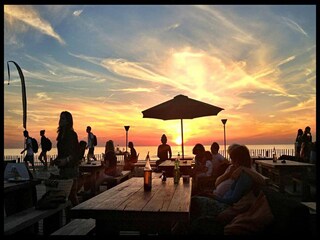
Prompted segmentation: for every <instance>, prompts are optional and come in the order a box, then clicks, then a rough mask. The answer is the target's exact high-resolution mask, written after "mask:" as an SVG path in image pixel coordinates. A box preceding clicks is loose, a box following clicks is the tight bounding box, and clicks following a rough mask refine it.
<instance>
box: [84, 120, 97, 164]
mask: <svg viewBox="0 0 320 240" xmlns="http://www.w3.org/2000/svg"><path fill="white" fill-rule="evenodd" d="M86 132H87V133H88V146H87V148H89V151H88V154H87V160H88V161H90V158H93V159H94V160H95V161H97V159H96V157H95V156H94V135H93V133H92V132H91V127H90V126H87V129H86Z"/></svg>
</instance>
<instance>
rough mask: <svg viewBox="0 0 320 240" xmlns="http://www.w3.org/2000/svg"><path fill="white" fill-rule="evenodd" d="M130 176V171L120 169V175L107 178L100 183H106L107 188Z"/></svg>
mask: <svg viewBox="0 0 320 240" xmlns="http://www.w3.org/2000/svg"><path fill="white" fill-rule="evenodd" d="M130 177H131V171H122V172H121V175H120V176H117V177H113V178H107V179H106V180H105V181H104V182H103V183H102V184H103V185H107V186H108V189H109V188H112V187H114V186H116V185H118V184H119V183H122V182H124V181H126V180H128V179H129V178H130Z"/></svg>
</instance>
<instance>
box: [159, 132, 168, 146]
mask: <svg viewBox="0 0 320 240" xmlns="http://www.w3.org/2000/svg"><path fill="white" fill-rule="evenodd" d="M167 141H168V139H167V136H166V135H165V134H163V135H162V136H161V142H162V143H163V144H166V143H167Z"/></svg>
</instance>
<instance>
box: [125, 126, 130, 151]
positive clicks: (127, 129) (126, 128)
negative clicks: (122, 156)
mask: <svg viewBox="0 0 320 240" xmlns="http://www.w3.org/2000/svg"><path fill="white" fill-rule="evenodd" d="M129 128H130V126H124V129H125V130H126V153H127V152H128V131H129Z"/></svg>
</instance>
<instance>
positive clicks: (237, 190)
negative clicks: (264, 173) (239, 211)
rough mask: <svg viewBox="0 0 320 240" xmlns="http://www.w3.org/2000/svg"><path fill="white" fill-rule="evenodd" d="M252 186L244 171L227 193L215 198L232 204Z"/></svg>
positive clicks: (250, 179)
mask: <svg viewBox="0 0 320 240" xmlns="http://www.w3.org/2000/svg"><path fill="white" fill-rule="evenodd" d="M252 186H253V181H252V178H251V177H250V176H249V175H248V174H247V173H245V172H244V171H243V172H242V173H241V174H240V176H239V178H238V180H236V182H235V186H234V188H233V190H232V192H231V194H229V191H228V192H227V193H226V194H225V195H224V196H223V197H222V198H219V197H218V198H217V200H218V201H220V202H224V203H227V204H232V203H235V202H237V201H239V200H240V198H241V197H242V196H244V194H245V193H247V192H248V190H249V189H250V188H252Z"/></svg>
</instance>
